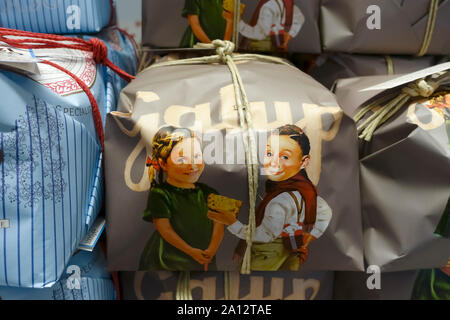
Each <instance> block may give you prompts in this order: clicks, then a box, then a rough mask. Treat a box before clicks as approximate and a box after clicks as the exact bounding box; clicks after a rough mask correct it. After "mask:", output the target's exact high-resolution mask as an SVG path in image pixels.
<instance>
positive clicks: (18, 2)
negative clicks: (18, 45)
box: [0, 0, 114, 34]
mask: <svg viewBox="0 0 450 320" xmlns="http://www.w3.org/2000/svg"><path fill="white" fill-rule="evenodd" d="M113 15H114V6H113V0H77V1H75V0H69V1H67V0H66V1H64V0H56V1H47V0H35V1H32V2H31V1H22V0H1V1H0V27H3V28H10V29H19V30H25V31H32V32H39V33H54V34H75V33H96V32H99V31H100V30H101V29H102V28H103V27H105V26H107V25H108V24H110V23H111V22H112V21H113V20H112V19H113Z"/></svg>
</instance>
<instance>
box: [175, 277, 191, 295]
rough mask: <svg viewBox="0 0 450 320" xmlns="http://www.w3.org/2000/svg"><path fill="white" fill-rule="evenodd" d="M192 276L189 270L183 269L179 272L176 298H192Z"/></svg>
mask: <svg viewBox="0 0 450 320" xmlns="http://www.w3.org/2000/svg"><path fill="white" fill-rule="evenodd" d="M190 286H191V277H190V274H189V271H181V272H179V274H178V283H177V289H176V296H175V299H176V300H192V293H191V287H190Z"/></svg>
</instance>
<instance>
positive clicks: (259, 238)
mask: <svg viewBox="0 0 450 320" xmlns="http://www.w3.org/2000/svg"><path fill="white" fill-rule="evenodd" d="M292 193H293V194H294V195H295V197H296V198H297V200H298V203H299V205H301V200H302V196H301V195H300V193H299V192H298V191H293V192H292ZM297 216H298V214H297V206H296V205H295V201H294V199H293V198H292V197H291V195H290V194H289V193H288V192H283V193H281V194H279V195H278V196H276V197H275V198H273V199H272V200H270V201H269V203H268V204H267V206H266V211H265V213H264V218H263V220H262V222H261V225H259V226H258V227H257V228H256V232H255V236H254V237H253V241H254V242H260V243H269V242H273V241H274V240H275V239H277V238H280V237H281V233H282V231H283V227H284V225H285V224H297ZM331 216H332V212H331V208H330V207H329V206H328V204H327V203H326V201H325V200H324V199H322V198H321V197H317V216H316V223H315V224H314V228H313V229H312V231H311V234H312V235H313V236H314V237H316V238H319V237H320V236H321V235H322V234H323V233H324V232H325V230H326V229H327V227H328V224H329V223H330V220H331ZM304 220H305V206H304V205H303V209H302V212H301V215H300V222H302V223H303V221H304ZM228 231H230V232H231V233H232V234H234V235H235V236H236V237H238V238H240V239H243V240H245V238H246V237H245V231H246V226H245V225H243V224H242V223H241V222H240V221H236V222H235V223H233V224H232V225H230V226H228Z"/></svg>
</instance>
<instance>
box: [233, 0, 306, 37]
mask: <svg viewBox="0 0 450 320" xmlns="http://www.w3.org/2000/svg"><path fill="white" fill-rule="evenodd" d="M280 9H281V10H280ZM285 22H286V9H285V8H284V3H283V1H281V0H270V1H268V2H267V3H265V4H264V5H263V6H262V7H261V11H260V12H259V17H258V22H257V23H256V25H255V26H254V27H252V26H250V25H248V24H247V23H245V22H244V21H242V20H240V21H239V32H240V33H241V34H242V35H243V36H244V37H246V38H249V39H253V40H264V39H265V38H267V37H268V36H269V35H270V32H271V31H273V32H275V33H278V31H279V30H284V24H285ZM304 22H305V16H304V15H303V13H302V12H301V11H300V9H299V7H297V6H296V5H294V13H293V18H292V26H291V29H290V30H289V34H290V35H291V36H292V37H295V36H296V35H297V34H298V33H299V31H300V29H301V28H302V26H303V23H304Z"/></svg>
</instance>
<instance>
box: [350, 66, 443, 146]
mask: <svg viewBox="0 0 450 320" xmlns="http://www.w3.org/2000/svg"><path fill="white" fill-rule="evenodd" d="M448 81H450V72H449V71H446V72H444V73H441V74H435V75H432V76H430V77H429V79H428V80H427V79H425V78H423V79H418V80H416V81H413V82H410V83H408V84H407V85H406V86H404V87H403V88H401V89H400V91H399V92H397V93H394V94H393V95H392V94H390V95H385V96H383V97H381V98H379V99H376V100H375V101H373V102H372V103H370V104H369V105H367V106H365V107H363V108H362V109H361V110H360V111H359V112H358V113H357V114H356V115H355V117H354V118H353V119H354V120H355V122H356V123H358V122H359V121H361V119H362V118H363V117H364V116H365V115H366V114H367V113H368V112H373V114H372V115H371V116H369V117H368V118H367V119H366V120H364V121H363V122H362V123H361V124H359V125H358V126H357V130H358V134H360V135H359V138H360V139H364V140H365V141H370V140H371V139H372V136H373V134H374V132H375V130H376V129H377V128H379V127H380V126H381V125H382V124H383V123H385V122H386V121H387V120H389V119H390V118H391V117H392V116H393V115H394V114H396V113H397V112H398V111H399V110H400V109H401V108H402V107H403V106H404V105H405V104H406V103H407V102H408V101H410V100H411V99H412V98H416V97H423V98H428V97H430V96H431V95H432V94H433V93H434V92H435V91H436V89H437V88H439V86H441V85H442V84H443V83H445V82H448Z"/></svg>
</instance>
